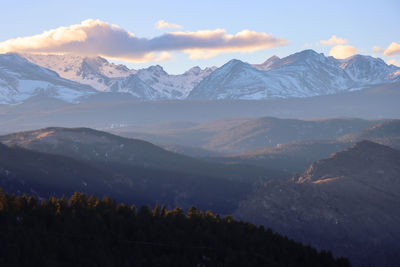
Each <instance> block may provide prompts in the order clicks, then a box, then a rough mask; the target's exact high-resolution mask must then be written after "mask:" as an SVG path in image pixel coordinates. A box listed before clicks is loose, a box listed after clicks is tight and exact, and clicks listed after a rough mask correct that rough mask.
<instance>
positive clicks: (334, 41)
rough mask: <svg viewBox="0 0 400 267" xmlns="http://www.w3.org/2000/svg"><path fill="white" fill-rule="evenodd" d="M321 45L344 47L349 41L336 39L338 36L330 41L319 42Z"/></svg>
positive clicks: (333, 36) (334, 36)
mask: <svg viewBox="0 0 400 267" xmlns="http://www.w3.org/2000/svg"><path fill="white" fill-rule="evenodd" d="M319 43H320V44H322V45H343V44H345V43H347V40H346V39H343V38H340V37H336V35H332V37H331V38H329V39H328V40H321V41H319Z"/></svg>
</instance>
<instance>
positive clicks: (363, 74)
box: [188, 50, 400, 99]
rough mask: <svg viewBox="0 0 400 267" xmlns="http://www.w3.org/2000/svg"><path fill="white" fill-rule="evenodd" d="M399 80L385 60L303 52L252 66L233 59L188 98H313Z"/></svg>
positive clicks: (399, 75) (398, 73) (396, 71)
mask: <svg viewBox="0 0 400 267" xmlns="http://www.w3.org/2000/svg"><path fill="white" fill-rule="evenodd" d="M399 80H400V68H399V67H396V66H394V65H387V64H386V63H385V62H384V61H383V60H382V59H379V58H373V57H370V56H362V55H355V56H352V57H350V58H347V59H344V60H338V59H335V58H333V57H325V56H324V55H323V54H318V53H316V52H315V51H313V50H304V51H302V52H299V53H295V54H293V55H290V56H288V57H285V58H282V59H280V58H278V57H276V56H273V57H271V58H270V59H268V60H267V61H265V62H264V63H263V64H259V65H250V64H248V63H245V62H242V61H240V60H236V59H234V60H231V61H229V62H228V63H226V64H225V65H223V66H222V67H220V68H218V69H217V70H215V71H214V72H213V73H212V74H211V75H209V76H208V77H206V78H205V79H204V80H203V81H201V82H200V83H199V84H198V85H197V86H196V87H195V88H194V89H193V90H192V91H191V92H190V95H189V97H188V98H189V99H269V98H289V97H311V96H317V95H327V94H335V93H339V92H343V91H352V90H359V89H363V88H366V87H369V86H371V85H376V84H384V83H391V82H396V81H399Z"/></svg>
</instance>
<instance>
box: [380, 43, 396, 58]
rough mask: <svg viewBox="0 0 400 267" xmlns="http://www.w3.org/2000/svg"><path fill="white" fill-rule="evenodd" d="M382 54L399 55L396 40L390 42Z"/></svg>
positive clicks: (388, 55)
mask: <svg viewBox="0 0 400 267" xmlns="http://www.w3.org/2000/svg"><path fill="white" fill-rule="evenodd" d="M383 54H384V55H385V56H387V57H390V56H395V55H400V44H399V43H396V42H392V43H391V44H390V45H389V46H388V47H387V48H386V49H385V51H383Z"/></svg>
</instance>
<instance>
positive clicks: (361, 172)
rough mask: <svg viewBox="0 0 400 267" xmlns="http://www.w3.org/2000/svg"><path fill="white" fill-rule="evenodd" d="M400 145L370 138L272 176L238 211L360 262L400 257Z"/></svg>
mask: <svg viewBox="0 0 400 267" xmlns="http://www.w3.org/2000/svg"><path fill="white" fill-rule="evenodd" d="M399 192H400V151H398V150H395V149H392V148H390V147H387V146H383V145H379V144H376V143H373V142H370V141H362V142H359V143H357V144H356V145H354V146H353V147H351V148H349V149H346V150H343V151H340V152H337V153H335V154H333V155H332V156H331V157H329V158H327V159H323V160H319V161H316V162H315V163H313V164H312V165H310V167H309V168H308V169H307V170H306V171H305V172H304V173H303V174H301V175H299V176H297V177H294V178H293V179H291V180H290V181H282V180H281V181H268V182H266V183H264V185H262V186H261V187H260V188H259V189H258V191H257V192H256V193H255V194H254V195H253V196H252V197H250V198H249V199H248V200H247V201H244V202H243V203H242V204H241V205H240V208H239V209H238V211H237V212H236V216H238V217H239V218H242V219H245V220H249V221H252V222H254V223H261V224H264V225H268V226H269V227H271V228H272V229H274V230H275V231H277V232H280V233H282V234H285V235H288V236H289V237H290V238H294V239H295V240H299V241H301V242H305V243H310V244H312V245H314V246H316V247H318V248H320V249H329V250H331V251H332V252H333V253H334V255H341V256H345V257H348V258H349V259H350V260H351V261H352V264H354V265H357V266H395V265H396V264H397V263H398V262H400V258H399V255H398V251H399V249H400V246H399V243H398V240H399V238H400V234H399V233H400V227H399V225H400V195H399Z"/></svg>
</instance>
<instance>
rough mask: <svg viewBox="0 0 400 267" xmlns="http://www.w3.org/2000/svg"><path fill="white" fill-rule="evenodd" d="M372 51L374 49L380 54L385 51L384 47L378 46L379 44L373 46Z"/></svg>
mask: <svg viewBox="0 0 400 267" xmlns="http://www.w3.org/2000/svg"><path fill="white" fill-rule="evenodd" d="M372 51H373V52H374V53H379V54H381V53H383V49H382V48H380V47H379V46H377V45H375V46H374V47H372Z"/></svg>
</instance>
